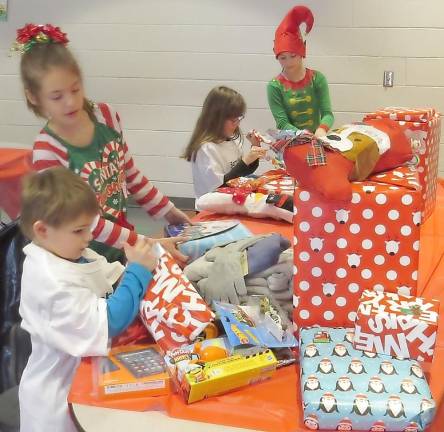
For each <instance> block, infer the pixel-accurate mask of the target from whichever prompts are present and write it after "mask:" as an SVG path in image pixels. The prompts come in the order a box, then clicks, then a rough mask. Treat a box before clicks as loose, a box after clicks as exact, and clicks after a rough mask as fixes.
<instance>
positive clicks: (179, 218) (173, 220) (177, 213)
mask: <svg viewBox="0 0 444 432" xmlns="http://www.w3.org/2000/svg"><path fill="white" fill-rule="evenodd" d="M165 219H166V220H167V221H168V222H169V223H170V224H172V225H178V224H181V223H184V222H187V223H189V224H191V225H193V222H192V221H191V219H190V218H189V217H188V216H187V215H186V214H185V213H184V212H183V211H182V210H179V209H178V208H177V207H173V208H172V209H171V210H170V211H169V212H168V213H167V214H166V215H165Z"/></svg>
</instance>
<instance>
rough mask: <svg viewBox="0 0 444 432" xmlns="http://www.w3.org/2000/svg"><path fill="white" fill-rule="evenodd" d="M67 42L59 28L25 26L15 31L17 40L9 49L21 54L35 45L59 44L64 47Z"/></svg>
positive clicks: (47, 25) (48, 25)
mask: <svg viewBox="0 0 444 432" xmlns="http://www.w3.org/2000/svg"><path fill="white" fill-rule="evenodd" d="M68 42H69V40H68V38H67V37H66V33H63V32H62V31H61V30H60V27H54V26H53V25H51V24H46V25H42V24H40V25H37V24H26V25H25V26H24V27H22V28H20V29H18V30H17V38H16V40H15V43H14V45H13V47H12V48H11V49H12V50H13V51H19V52H20V53H21V54H23V53H25V52H26V51H29V50H30V49H31V48H32V47H33V46H34V45H36V44H43V43H61V44H63V45H66V44H67V43H68Z"/></svg>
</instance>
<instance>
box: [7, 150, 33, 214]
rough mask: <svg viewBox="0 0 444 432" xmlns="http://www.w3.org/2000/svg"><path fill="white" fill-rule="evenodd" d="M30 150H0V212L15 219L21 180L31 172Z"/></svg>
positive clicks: (18, 208)
mask: <svg viewBox="0 0 444 432" xmlns="http://www.w3.org/2000/svg"><path fill="white" fill-rule="evenodd" d="M31 153H32V151H31V150H28V149H15V148H0V210H3V211H5V213H6V214H7V215H8V216H9V218H11V219H15V218H16V217H17V216H18V214H19V210H20V185H21V183H20V182H21V178H22V177H23V176H24V175H25V174H26V173H28V172H29V171H30V170H31Z"/></svg>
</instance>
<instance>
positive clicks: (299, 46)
mask: <svg viewBox="0 0 444 432" xmlns="http://www.w3.org/2000/svg"><path fill="white" fill-rule="evenodd" d="M313 23H314V17H313V14H312V13H311V10H310V9H308V7H306V6H295V7H294V8H293V9H291V10H290V11H289V12H288V13H287V15H286V16H285V17H284V19H283V20H282V22H281V23H280V24H279V27H278V28H277V29H276V32H275V35H274V48H273V51H274V55H275V56H276V57H277V56H278V55H279V54H281V53H283V52H291V53H295V54H297V55H300V56H301V57H305V36H306V35H307V34H308V33H310V30H311V29H312V27H313ZM301 24H305V30H303V31H301Z"/></svg>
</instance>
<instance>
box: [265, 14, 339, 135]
mask: <svg viewBox="0 0 444 432" xmlns="http://www.w3.org/2000/svg"><path fill="white" fill-rule="evenodd" d="M313 22H314V18H313V14H312V12H311V11H310V9H308V8H307V7H306V6H295V7H294V8H293V9H291V10H290V11H289V12H288V13H287V15H286V16H285V17H284V19H283V20H282V22H281V23H280V24H279V27H278V28H277V30H276V33H275V40H274V54H275V56H276V59H277V60H278V61H279V63H280V65H281V66H282V72H281V73H280V74H279V75H278V76H277V77H275V78H273V79H272V80H271V81H270V82H269V83H268V85H267V96H268V104H269V106H270V109H271V112H272V114H273V117H274V119H275V121H276V127H277V128H278V129H285V130H299V129H305V130H309V131H311V132H312V133H314V134H315V135H316V136H317V137H321V136H324V135H326V133H327V131H328V130H329V129H330V128H331V126H332V125H333V121H334V117H333V113H332V111H331V103H330V94H329V90H328V83H327V80H326V79H325V76H324V75H323V74H322V73H321V72H319V71H316V70H312V69H308V68H306V67H305V66H304V60H303V59H304V58H305V53H306V46H305V35H306V34H307V33H309V32H310V30H311V29H312V27H313Z"/></svg>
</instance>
